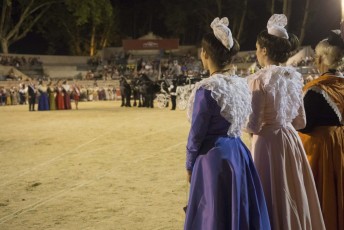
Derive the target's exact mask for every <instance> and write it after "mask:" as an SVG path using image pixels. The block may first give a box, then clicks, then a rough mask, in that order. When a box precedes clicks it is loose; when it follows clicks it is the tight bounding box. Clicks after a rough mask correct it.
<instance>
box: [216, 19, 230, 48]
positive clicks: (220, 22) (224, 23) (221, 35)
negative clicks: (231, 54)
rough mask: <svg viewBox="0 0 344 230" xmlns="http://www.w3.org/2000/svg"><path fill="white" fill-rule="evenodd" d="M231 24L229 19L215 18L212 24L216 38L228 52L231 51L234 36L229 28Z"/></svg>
mask: <svg viewBox="0 0 344 230" xmlns="http://www.w3.org/2000/svg"><path fill="white" fill-rule="evenodd" d="M228 25H229V22H228V18H226V17H224V18H221V19H220V18H218V17H217V18H215V19H214V20H213V22H212V23H211V24H210V27H211V28H212V29H213V32H214V35H215V37H216V38H217V39H218V40H219V41H220V42H221V43H222V45H224V46H225V47H226V48H227V49H228V50H230V49H231V48H232V47H233V45H234V41H233V36H232V32H231V30H230V29H229V28H228Z"/></svg>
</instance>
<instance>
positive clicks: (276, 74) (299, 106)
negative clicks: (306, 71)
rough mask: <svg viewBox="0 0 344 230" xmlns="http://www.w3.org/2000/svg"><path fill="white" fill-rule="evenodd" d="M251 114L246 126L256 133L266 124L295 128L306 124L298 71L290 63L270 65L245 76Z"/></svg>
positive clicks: (300, 79) (301, 84)
mask: <svg viewBox="0 0 344 230" xmlns="http://www.w3.org/2000/svg"><path fill="white" fill-rule="evenodd" d="M248 83H249V87H250V89H251V92H252V110H253V111H252V114H251V115H250V117H249V121H248V123H247V127H246V128H247V130H248V131H249V132H252V133H258V132H259V131H260V130H261V128H262V127H263V126H265V125H268V126H286V125H288V124H290V123H293V125H294V126H295V128H296V129H299V128H303V127H304V125H305V113H304V108H303V99H302V86H303V83H302V78H301V74H300V73H298V72H296V70H295V69H293V68H291V67H282V66H270V67H267V68H265V69H262V70H260V71H258V72H257V73H256V74H253V75H251V76H249V77H248Z"/></svg>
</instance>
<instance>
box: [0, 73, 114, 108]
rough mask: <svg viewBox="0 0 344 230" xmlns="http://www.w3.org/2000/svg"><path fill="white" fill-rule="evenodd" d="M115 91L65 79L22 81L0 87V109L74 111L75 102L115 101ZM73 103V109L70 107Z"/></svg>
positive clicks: (95, 84) (109, 86) (108, 87)
mask: <svg viewBox="0 0 344 230" xmlns="http://www.w3.org/2000/svg"><path fill="white" fill-rule="evenodd" d="M116 99H117V96H116V88H115V87H114V86H112V85H108V86H101V87H98V84H97V82H94V84H93V85H82V84H79V82H78V81H73V82H71V83H69V82H68V81H66V80H64V81H63V80H58V81H56V82H52V81H43V80H39V81H25V82H21V83H19V85H18V87H16V86H12V87H8V88H5V87H4V86H0V106H8V105H27V104H28V105H29V111H35V110H38V111H44V110H65V109H72V107H74V108H75V109H78V104H79V103H78V102H79V101H100V100H116ZM72 104H74V106H72Z"/></svg>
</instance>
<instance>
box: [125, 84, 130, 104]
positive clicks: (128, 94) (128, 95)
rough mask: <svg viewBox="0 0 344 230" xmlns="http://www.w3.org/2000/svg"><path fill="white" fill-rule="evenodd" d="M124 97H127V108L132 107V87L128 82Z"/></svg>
mask: <svg viewBox="0 0 344 230" xmlns="http://www.w3.org/2000/svg"><path fill="white" fill-rule="evenodd" d="M124 95H125V106H126V107H131V104H130V98H131V87H130V84H129V83H128V82H127V81H125V82H124Z"/></svg>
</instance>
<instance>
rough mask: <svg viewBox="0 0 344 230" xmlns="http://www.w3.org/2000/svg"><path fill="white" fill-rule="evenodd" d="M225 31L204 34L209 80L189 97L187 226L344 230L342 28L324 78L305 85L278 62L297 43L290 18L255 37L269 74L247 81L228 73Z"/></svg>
mask: <svg viewBox="0 0 344 230" xmlns="http://www.w3.org/2000/svg"><path fill="white" fill-rule="evenodd" d="M228 24H229V23H228V19H227V18H222V19H219V18H216V19H214V21H213V22H212V23H211V25H210V27H211V28H212V32H211V33H208V34H205V35H204V37H203V40H202V51H201V60H202V64H203V67H204V69H206V70H209V72H210V77H209V78H206V79H203V80H202V81H200V82H199V83H197V84H196V85H195V88H194V90H193V91H192V94H191V96H190V100H189V105H188V118H189V121H190V122H191V128H190V132H189V136H188V140H187V146H186V171H187V176H188V177H187V178H188V181H189V182H190V193H189V200H188V205H187V206H186V207H185V208H184V210H185V211H186V218H185V225H184V229H186V230H191V229H192V230H196V229H197V230H202V229H204V230H208V229H237V230H239V229H240V230H242V229H247V230H248V229H262V230H263V229H264V230H267V229H279V230H284V229H285V230H291V229H292V230H306V229H312V230H316V229H321V230H324V229H331V230H332V229H333V230H344V120H343V119H344V77H343V74H342V73H341V67H342V66H343V64H344V63H343V57H344V41H343V38H344V34H343V33H344V31H343V30H342V31H340V30H336V31H331V32H330V33H329V36H328V37H327V38H325V39H324V40H322V41H320V42H319V43H318V45H317V46H316V49H315V52H316V56H315V65H316V67H317V68H318V70H319V72H320V73H321V74H320V76H319V77H318V78H317V79H315V80H311V81H310V82H308V83H307V84H306V85H304V83H303V81H302V76H301V74H300V73H299V72H298V71H297V70H296V69H295V68H294V67H293V66H285V65H282V64H280V63H285V62H286V61H287V59H288V58H289V57H290V55H291V54H292V53H293V51H295V50H296V49H297V47H298V45H299V44H298V43H299V41H298V38H297V36H295V35H294V34H292V33H288V31H287V30H286V28H285V27H286V26H287V18H286V16H285V15H283V14H274V15H273V16H272V17H271V18H270V19H269V21H268V23H267V27H266V29H263V30H262V31H261V32H260V33H259V34H258V36H257V41H256V48H257V49H256V56H257V60H258V62H259V65H260V66H261V67H262V68H261V69H260V70H258V71H257V72H255V73H253V74H251V75H250V76H248V77H247V78H242V77H239V76H237V75H235V74H232V73H231V72H230V65H231V62H232V61H233V57H234V56H235V54H236V53H237V52H238V51H239V44H238V42H237V41H236V40H235V38H234V37H233V36H232V33H231V30H230V29H229V28H228ZM241 131H245V132H248V133H249V134H251V136H252V146H251V151H249V150H248V148H247V147H246V146H245V144H244V143H243V142H242V141H241V139H240V136H241Z"/></svg>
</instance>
